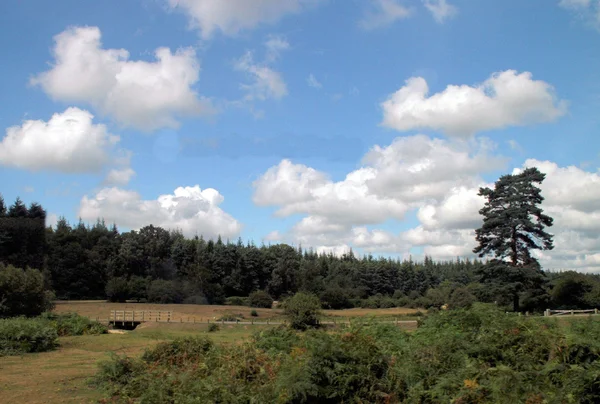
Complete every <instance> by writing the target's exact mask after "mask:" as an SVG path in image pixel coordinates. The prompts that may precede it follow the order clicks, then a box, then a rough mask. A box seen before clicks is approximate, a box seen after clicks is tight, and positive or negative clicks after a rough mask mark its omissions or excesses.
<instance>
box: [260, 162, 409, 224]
mask: <svg viewBox="0 0 600 404" xmlns="http://www.w3.org/2000/svg"><path fill="white" fill-rule="evenodd" d="M374 175H375V171H374V170H373V169H371V168H364V169H359V170H356V171H353V172H351V173H349V174H348V175H347V176H346V178H345V179H344V180H342V181H338V182H333V181H331V180H329V179H328V178H327V176H326V175H325V174H323V173H320V172H318V171H316V170H314V169H312V168H309V167H306V166H303V165H296V164H293V163H292V162H291V161H289V160H283V161H281V163H279V165H277V166H275V167H271V168H270V169H269V170H267V172H266V173H265V175H263V176H262V177H260V178H259V179H257V180H256V181H255V182H254V189H255V193H254V201H255V202H256V203H257V204H259V205H263V206H265V205H275V206H277V205H279V210H278V211H277V212H276V214H277V215H278V216H281V217H285V216H290V215H293V214H298V213H301V214H302V213H304V214H309V215H315V216H321V217H327V218H328V220H330V221H333V222H335V223H342V224H343V223H356V224H367V223H380V222H383V221H384V220H386V219H387V218H389V217H393V218H398V219H400V218H402V217H403V216H404V213H406V211H407V209H408V207H407V206H406V204H404V203H403V202H401V201H397V200H394V199H393V198H387V197H379V196H377V195H374V194H372V193H371V192H370V191H369V189H368V186H367V181H368V180H369V179H372V178H373V176H374Z"/></svg>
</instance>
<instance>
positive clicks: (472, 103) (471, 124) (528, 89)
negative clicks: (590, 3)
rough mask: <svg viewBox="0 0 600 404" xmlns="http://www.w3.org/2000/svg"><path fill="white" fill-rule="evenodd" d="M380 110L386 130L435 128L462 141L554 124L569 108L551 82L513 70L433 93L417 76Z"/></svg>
mask: <svg viewBox="0 0 600 404" xmlns="http://www.w3.org/2000/svg"><path fill="white" fill-rule="evenodd" d="M381 106H382V109H383V122H382V125H383V126H386V127H389V128H392V129H396V130H399V131H408V130H413V129H433V130H436V131H440V132H443V133H445V134H446V135H448V136H452V137H458V138H467V137H470V136H472V135H474V134H475V133H477V132H481V131H486V130H493V129H501V128H504V127H507V126H521V125H528V124H535V123H544V122H552V121H554V120H556V119H557V118H559V117H560V116H562V115H564V114H565V113H566V110H567V105H566V102H565V101H560V100H557V99H556V97H555V95H554V90H553V88H552V86H551V85H550V84H548V83H546V82H544V81H541V80H533V79H532V74H531V73H529V72H524V73H517V72H516V71H514V70H507V71H504V72H499V73H494V74H493V75H492V76H491V77H490V78H489V79H487V80H486V81H484V82H483V83H482V84H480V85H476V86H468V85H460V86H456V85H450V86H448V87H446V89H445V90H444V91H442V92H439V93H436V94H433V95H429V87H428V85H427V82H426V81H425V79H423V78H422V77H412V78H410V79H408V80H406V84H405V86H404V87H402V88H400V89H399V90H398V91H396V92H395V93H394V94H392V95H391V96H390V97H388V99H387V100H386V101H384V102H383V103H382V104H381Z"/></svg>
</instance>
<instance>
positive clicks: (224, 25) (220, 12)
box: [167, 0, 320, 39]
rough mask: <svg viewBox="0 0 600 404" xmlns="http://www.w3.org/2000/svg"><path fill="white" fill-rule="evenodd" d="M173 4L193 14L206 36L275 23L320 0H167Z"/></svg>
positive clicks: (194, 23)
mask: <svg viewBox="0 0 600 404" xmlns="http://www.w3.org/2000/svg"><path fill="white" fill-rule="evenodd" d="M167 1H168V4H169V6H170V7H171V8H180V9H181V10H183V11H184V12H185V13H186V14H187V15H188V17H189V21H190V27H191V28H193V29H198V30H199V31H200V35H201V36H202V38H203V39H209V38H210V37H212V35H213V34H214V33H215V32H216V31H220V32H222V33H223V34H225V35H230V36H232V35H236V34H238V33H239V32H240V31H243V30H248V29H252V28H255V27H257V26H258V25H260V24H272V23H275V22H277V21H279V20H280V19H281V18H283V17H284V16H286V15H289V14H296V13H299V12H301V11H303V10H305V9H306V8H308V7H310V6H312V5H314V4H317V3H319V2H320V0H254V1H248V0H227V1H223V0H167Z"/></svg>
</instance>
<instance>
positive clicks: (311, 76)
mask: <svg viewBox="0 0 600 404" xmlns="http://www.w3.org/2000/svg"><path fill="white" fill-rule="evenodd" d="M306 84H308V86H309V87H312V88H316V89H319V88H321V87H323V85H322V84H321V83H320V82H319V80H317V78H316V77H315V75H314V74H312V73H311V74H309V75H308V78H307V79H306Z"/></svg>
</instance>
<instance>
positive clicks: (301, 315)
mask: <svg viewBox="0 0 600 404" xmlns="http://www.w3.org/2000/svg"><path fill="white" fill-rule="evenodd" d="M284 313H285V315H286V316H287V317H288V319H289V321H290V326H291V327H292V328H295V329H298V330H305V329H307V328H309V327H317V326H318V325H319V315H320V313H321V302H320V301H319V298H318V297H317V296H315V295H310V294H306V293H301V292H299V293H296V294H295V295H294V296H293V297H291V298H289V299H288V300H286V301H285V305H284Z"/></svg>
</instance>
